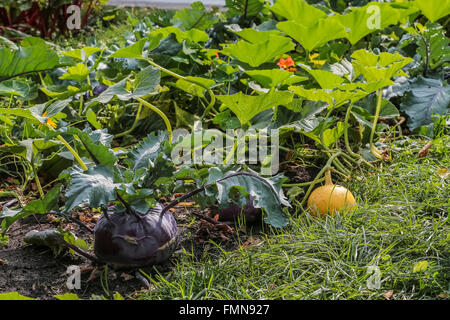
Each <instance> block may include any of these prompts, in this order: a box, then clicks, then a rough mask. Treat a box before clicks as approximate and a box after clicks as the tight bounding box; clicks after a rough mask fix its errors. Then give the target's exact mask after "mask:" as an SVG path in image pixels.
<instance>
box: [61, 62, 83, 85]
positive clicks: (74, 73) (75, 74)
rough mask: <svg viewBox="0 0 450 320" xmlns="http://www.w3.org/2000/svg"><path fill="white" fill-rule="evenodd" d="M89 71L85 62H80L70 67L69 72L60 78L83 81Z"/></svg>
mask: <svg viewBox="0 0 450 320" xmlns="http://www.w3.org/2000/svg"><path fill="white" fill-rule="evenodd" d="M89 73H90V71H89V69H88V68H87V67H86V65H85V64H84V63H78V64H77V65H75V66H73V67H69V68H68V69H67V72H66V73H64V74H63V75H62V76H61V77H59V78H60V79H65V80H75V81H78V82H80V83H81V82H83V81H85V80H86V77H87V76H88V75H89Z"/></svg>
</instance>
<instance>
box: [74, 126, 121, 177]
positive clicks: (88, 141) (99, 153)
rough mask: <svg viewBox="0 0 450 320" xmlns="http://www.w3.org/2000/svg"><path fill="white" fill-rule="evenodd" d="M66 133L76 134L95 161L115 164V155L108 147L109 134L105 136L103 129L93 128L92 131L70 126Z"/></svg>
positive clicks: (110, 164)
mask: <svg viewBox="0 0 450 320" xmlns="http://www.w3.org/2000/svg"><path fill="white" fill-rule="evenodd" d="M66 132H67V133H68V134H71V135H73V136H76V137H77V138H78V139H79V140H80V141H81V144H82V145H83V147H84V149H86V151H87V152H88V155H89V157H91V158H93V159H92V160H94V161H95V162H96V163H98V164H101V165H104V166H107V167H109V168H113V167H114V166H115V165H116V162H117V160H118V159H117V157H116V156H115V154H114V152H113V151H112V150H111V149H110V148H109V141H108V140H106V141H105V138H106V139H112V136H111V135H107V137H105V132H104V131H103V130H95V131H93V132H87V131H81V130H80V129H78V128H75V127H70V128H67V131H66Z"/></svg>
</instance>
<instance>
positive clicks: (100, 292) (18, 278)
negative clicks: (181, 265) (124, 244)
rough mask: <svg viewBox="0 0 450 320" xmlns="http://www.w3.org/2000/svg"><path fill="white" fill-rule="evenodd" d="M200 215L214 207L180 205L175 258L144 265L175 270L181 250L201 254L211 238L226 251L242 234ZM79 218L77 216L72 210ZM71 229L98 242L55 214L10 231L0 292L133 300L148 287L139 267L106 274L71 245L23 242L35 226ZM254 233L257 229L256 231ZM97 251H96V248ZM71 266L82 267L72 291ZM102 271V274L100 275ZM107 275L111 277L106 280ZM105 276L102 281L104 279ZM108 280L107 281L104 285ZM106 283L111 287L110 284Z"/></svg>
mask: <svg viewBox="0 0 450 320" xmlns="http://www.w3.org/2000/svg"><path fill="white" fill-rule="evenodd" d="M192 213H196V214H197V215H205V214H207V215H209V216H210V217H213V216H214V212H211V211H210V212H208V211H200V210H199V209H197V208H195V207H184V208H183V207H177V208H175V211H173V212H172V214H174V216H175V218H176V220H177V223H178V225H179V228H180V231H181V232H180V237H179V245H178V247H177V251H176V252H175V254H174V255H173V256H172V258H171V259H170V260H169V261H168V262H166V263H165V264H164V265H159V266H154V267H146V268H142V270H143V271H144V272H145V273H146V274H148V275H150V276H151V275H152V274H154V273H155V272H156V271H158V272H160V273H162V274H164V273H167V272H170V270H171V268H172V266H173V263H174V262H176V260H177V259H179V257H180V255H182V252H183V250H182V248H183V247H184V248H185V249H186V251H188V252H192V251H193V253H194V256H195V257H199V258H200V257H201V256H202V254H203V251H204V249H205V248H206V247H210V245H208V242H209V240H213V241H214V242H216V243H221V245H222V247H223V248H224V249H225V250H235V249H236V248H237V247H238V243H239V241H238V239H237V237H236V233H235V228H236V227H235V226H233V227H230V226H229V225H224V224H217V223H214V219H208V221H206V220H203V219H199V217H198V216H197V217H195V216H194V215H193V214H192ZM73 217H75V215H73ZM79 217H80V218H83V219H82V220H84V222H85V224H86V225H88V226H89V227H91V228H93V227H94V225H95V221H96V220H97V219H98V215H97V216H96V215H93V214H92V213H91V212H83V213H81V214H80V215H79ZM58 226H59V227H62V228H63V229H69V230H70V231H71V232H73V233H74V234H75V235H76V236H77V237H79V238H82V239H83V240H85V241H86V242H87V243H88V244H89V245H90V247H92V246H93V237H92V234H90V233H89V231H86V230H85V229H84V228H81V227H80V226H79V225H78V224H76V223H73V222H70V221H68V220H65V219H55V216H52V215H40V216H31V217H28V218H26V219H24V220H19V221H17V222H15V223H14V224H13V225H12V226H11V227H10V229H9V230H8V232H7V235H8V236H9V243H8V244H7V245H3V246H0V293H6V292H14V291H17V292H18V293H20V294H22V295H25V296H29V297H33V298H38V299H41V300H48V299H55V297H54V296H55V295H61V294H64V293H67V292H72V293H76V294H77V295H78V296H79V297H80V298H84V299H90V298H101V297H102V296H103V297H105V298H111V296H110V295H109V294H114V293H115V292H118V293H120V294H121V295H122V296H123V297H124V298H127V299H133V297H134V296H135V294H136V293H137V292H138V291H140V290H145V289H147V288H148V287H146V283H145V280H144V281H142V279H145V277H141V280H140V279H138V278H137V276H136V271H137V269H128V270H125V269H124V270H115V269H113V268H111V267H108V268H107V277H105V276H104V274H105V266H104V265H97V266H96V265H94V264H93V263H92V262H91V261H89V260H87V259H86V258H84V257H81V256H79V255H73V254H71V253H70V252H69V251H68V250H65V251H63V252H62V253H60V254H59V255H57V256H55V255H54V253H53V252H52V250H50V249H49V248H48V247H38V246H35V245H29V244H26V243H24V241H23V238H24V236H25V234H26V233H27V232H29V231H30V230H34V229H35V230H45V229H55V228H57V227H58ZM254 233H255V232H253V235H255V234H254ZM239 237H240V243H244V242H245V240H247V239H246V238H248V237H247V236H246V232H241V231H240V232H239ZM91 253H93V252H91ZM71 265H76V266H79V267H80V270H81V288H80V289H79V290H76V289H73V290H69V289H68V287H67V284H66V282H67V280H68V277H69V274H68V273H67V268H68V267H69V266H71ZM101 275H103V276H101ZM106 278H107V281H105V279H106ZM102 279H103V281H102ZM102 282H103V285H102ZM106 288H107V289H106Z"/></svg>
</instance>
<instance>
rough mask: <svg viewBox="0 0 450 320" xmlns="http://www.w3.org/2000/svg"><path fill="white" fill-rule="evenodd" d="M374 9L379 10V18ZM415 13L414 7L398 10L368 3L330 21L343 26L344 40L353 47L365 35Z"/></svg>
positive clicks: (387, 4) (389, 4) (388, 6)
mask: <svg viewBox="0 0 450 320" xmlns="http://www.w3.org/2000/svg"><path fill="white" fill-rule="evenodd" d="M375 7H377V8H378V10H379V14H380V15H379V16H377V14H378V12H377V11H376V9H374V8H375ZM415 11H417V9H416V8H415V7H414V6H409V7H405V8H399V7H394V6H393V5H392V4H391V3H378V2H369V3H368V4H367V5H365V6H364V7H360V8H352V9H351V12H350V13H347V14H343V15H340V14H337V15H335V16H334V17H333V18H332V19H334V20H336V21H339V22H340V23H341V24H342V25H344V27H345V28H346V29H347V30H348V33H347V35H346V38H347V39H348V40H349V41H350V43H351V44H352V45H354V44H356V43H357V42H358V41H359V40H361V39H362V38H363V37H365V36H366V35H368V34H370V33H372V32H375V31H379V30H383V29H385V28H386V27H388V26H390V25H393V24H397V23H398V22H399V21H400V20H401V19H403V18H405V17H407V16H408V15H410V14H412V13H414V12H415ZM377 22H379V25H377Z"/></svg>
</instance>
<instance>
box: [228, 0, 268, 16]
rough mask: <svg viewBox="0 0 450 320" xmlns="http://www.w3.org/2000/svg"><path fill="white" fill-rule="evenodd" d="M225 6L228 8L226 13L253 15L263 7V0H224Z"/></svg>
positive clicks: (230, 14)
mask: <svg viewBox="0 0 450 320" xmlns="http://www.w3.org/2000/svg"><path fill="white" fill-rule="evenodd" d="M225 7H226V8H228V11H227V15H229V16H231V17H234V16H237V15H243V16H246V17H253V16H256V15H258V13H260V12H261V10H262V9H263V8H264V1H263V0H225Z"/></svg>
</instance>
